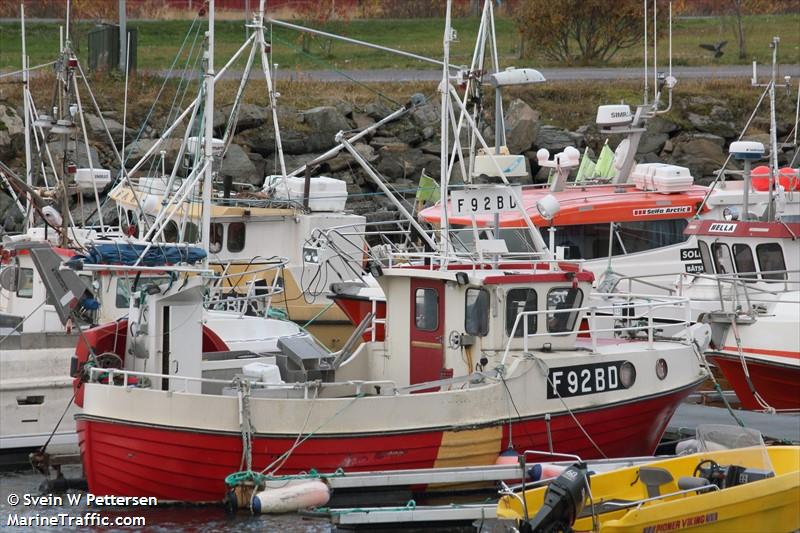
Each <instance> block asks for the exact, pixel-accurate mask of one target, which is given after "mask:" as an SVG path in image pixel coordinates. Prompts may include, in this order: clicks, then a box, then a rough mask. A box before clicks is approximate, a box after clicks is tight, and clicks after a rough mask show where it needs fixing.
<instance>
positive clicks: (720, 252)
mask: <svg viewBox="0 0 800 533" xmlns="http://www.w3.org/2000/svg"><path fill="white" fill-rule="evenodd" d="M711 255H712V256H713V257H714V268H715V269H716V271H717V274H733V273H734V272H735V271H734V270H733V259H731V251H730V249H729V248H728V245H727V244H725V243H721V242H715V243H713V244H712V245H711Z"/></svg>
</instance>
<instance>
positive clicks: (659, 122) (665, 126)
mask: <svg viewBox="0 0 800 533" xmlns="http://www.w3.org/2000/svg"><path fill="white" fill-rule="evenodd" d="M679 129H680V127H679V126H678V125H677V124H676V123H674V122H673V121H671V120H669V119H668V118H664V117H663V116H660V115H658V116H655V117H653V118H651V119H650V120H649V121H648V122H647V132H648V133H675V132H676V131H678V130H679Z"/></svg>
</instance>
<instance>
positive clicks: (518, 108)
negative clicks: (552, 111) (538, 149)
mask: <svg viewBox="0 0 800 533" xmlns="http://www.w3.org/2000/svg"><path fill="white" fill-rule="evenodd" d="M505 133H506V145H507V146H508V150H509V152H511V153H512V154H521V153H523V152H525V151H527V150H530V148H531V146H533V143H534V142H536V141H537V135H538V133H539V112H538V111H534V110H533V109H531V107H530V106H529V105H528V104H526V103H525V102H523V101H522V100H520V99H519V98H517V99H515V100H512V101H511V104H509V105H508V107H507V108H506V112H505Z"/></svg>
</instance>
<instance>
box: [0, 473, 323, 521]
mask: <svg viewBox="0 0 800 533" xmlns="http://www.w3.org/2000/svg"><path fill="white" fill-rule="evenodd" d="M63 472H64V475H65V476H66V477H68V478H76V477H81V468H80V467H79V466H77V465H75V466H66V467H64V468H63ZM41 481H42V476H41V475H40V474H39V473H36V472H32V471H31V470H30V469H28V470H23V471H15V472H0V530H2V531H4V532H5V531H7V532H9V533H12V532H23V531H25V532H30V531H37V532H42V533H45V532H51V531H86V530H87V529H93V530H98V531H145V532H167V531H184V532H197V533H213V532H217V531H239V532H244V533H246V532H255V531H258V532H279V531H280V532H289V533H319V532H328V531H331V530H332V526H331V525H330V524H329V523H328V522H327V521H326V520H321V519H315V518H307V517H302V516H298V515H295V514H292V515H279V516H267V515H262V516H253V515H250V514H249V513H247V512H239V513H237V514H236V515H228V514H226V512H225V510H224V509H223V508H222V505H219V506H158V507H152V506H138V507H107V506H97V505H87V502H86V494H83V493H77V492H76V493H75V496H74V497H77V495H80V496H81V497H80V502H78V503H75V504H74V505H73V504H71V502H70V501H69V499H68V498H67V496H66V495H63V496H62V504H61V505H49V504H48V503H47V500H45V501H43V502H42V503H38V504H36V503H29V504H28V505H26V504H25V495H29V497H30V498H32V497H38V496H39V484H40V483H41ZM16 498H19V502H18V503H16V504H15V505H12V503H14V502H15V501H16ZM51 501H52V500H51ZM102 518H107V519H109V520H110V521H111V523H112V525H110V526H108V527H106V526H102V525H98V524H99V522H98V520H100V519H102ZM70 519H72V524H73V525H72V526H69V525H68V524H69V522H70ZM118 519H119V520H120V522H119V523H120V524H122V523H131V524H133V523H136V524H137V525H128V526H126V525H113V524H114V523H115V522H117V520H118ZM30 520H33V522H30ZM78 520H82V522H79V521H78ZM142 520H143V521H144V525H141V524H142ZM46 521H47V522H52V521H56V523H55V525H46V524H45V522H46ZM23 524H25V525H23ZM27 524H31V525H27ZM62 524H63V525H62ZM78 524H80V525H78ZM92 525H94V527H92ZM87 526H88V527H87Z"/></svg>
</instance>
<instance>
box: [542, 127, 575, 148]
mask: <svg viewBox="0 0 800 533" xmlns="http://www.w3.org/2000/svg"><path fill="white" fill-rule="evenodd" d="M574 142H575V140H574V138H573V136H572V135H571V134H570V132H569V131H566V130H562V129H559V128H556V127H555V126H542V127H540V128H539V131H538V133H537V135H536V143H535V146H536V148H537V149H541V148H547V149H548V150H550V154H551V155H552V154H555V153H558V152H561V151H562V150H564V148H566V147H567V146H573V145H574Z"/></svg>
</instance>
